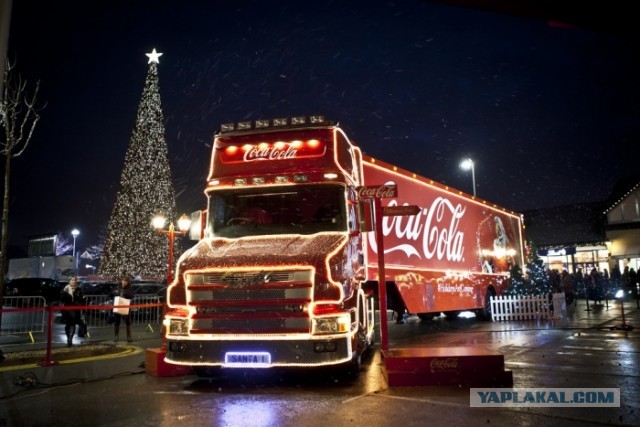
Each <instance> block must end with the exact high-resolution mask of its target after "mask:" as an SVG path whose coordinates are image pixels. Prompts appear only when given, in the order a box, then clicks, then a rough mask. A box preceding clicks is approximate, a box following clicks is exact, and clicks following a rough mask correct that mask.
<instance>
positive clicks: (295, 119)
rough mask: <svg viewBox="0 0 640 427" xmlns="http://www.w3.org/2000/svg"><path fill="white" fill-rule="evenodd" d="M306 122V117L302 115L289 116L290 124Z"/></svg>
mask: <svg viewBox="0 0 640 427" xmlns="http://www.w3.org/2000/svg"><path fill="white" fill-rule="evenodd" d="M306 122H307V119H306V117H304V116H298V117H291V124H292V125H303V124H305V123H306Z"/></svg>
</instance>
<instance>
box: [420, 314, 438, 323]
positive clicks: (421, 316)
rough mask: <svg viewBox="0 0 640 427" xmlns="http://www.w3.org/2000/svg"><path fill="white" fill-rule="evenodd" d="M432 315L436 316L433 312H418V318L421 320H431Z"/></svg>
mask: <svg viewBox="0 0 640 427" xmlns="http://www.w3.org/2000/svg"><path fill="white" fill-rule="evenodd" d="M434 317H436V315H435V314H433V313H418V319H420V320H422V321H423V322H428V321H430V320H433V318H434Z"/></svg>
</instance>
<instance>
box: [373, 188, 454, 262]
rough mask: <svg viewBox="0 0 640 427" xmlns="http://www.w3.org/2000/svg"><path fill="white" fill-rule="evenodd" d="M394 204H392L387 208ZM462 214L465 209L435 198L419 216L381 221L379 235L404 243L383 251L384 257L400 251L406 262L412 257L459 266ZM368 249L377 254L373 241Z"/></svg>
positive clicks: (443, 198) (444, 199)
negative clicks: (394, 238)
mask: <svg viewBox="0 0 640 427" xmlns="http://www.w3.org/2000/svg"><path fill="white" fill-rule="evenodd" d="M396 204H397V202H396V201H395V200H392V201H391V202H390V203H389V206H396ZM465 212H466V207H463V206H462V205H461V204H460V203H458V204H453V203H452V202H451V201H450V200H449V199H447V198H445V197H437V198H436V199H434V200H433V202H432V203H431V206H430V207H428V208H423V209H422V212H421V213H420V214H419V215H410V216H387V217H383V218H382V234H383V235H384V236H385V237H386V236H390V235H394V236H395V237H396V239H397V240H401V241H404V242H406V243H401V244H398V245H395V246H389V247H387V248H386V249H385V253H390V252H393V251H403V252H404V253H405V254H406V256H407V257H408V258H409V257H411V256H412V255H415V256H417V257H418V258H424V259H434V258H435V259H438V260H442V259H446V260H448V261H453V262H462V261H463V260H464V259H463V255H464V244H463V242H464V231H463V229H464V227H461V226H460V222H461V220H462V218H463V217H464V214H465ZM372 249H373V250H374V251H375V252H377V251H378V247H377V244H376V242H375V241H372Z"/></svg>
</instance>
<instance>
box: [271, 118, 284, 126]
mask: <svg viewBox="0 0 640 427" xmlns="http://www.w3.org/2000/svg"><path fill="white" fill-rule="evenodd" d="M273 125H274V126H286V125H287V119H286V118H279V119H273Z"/></svg>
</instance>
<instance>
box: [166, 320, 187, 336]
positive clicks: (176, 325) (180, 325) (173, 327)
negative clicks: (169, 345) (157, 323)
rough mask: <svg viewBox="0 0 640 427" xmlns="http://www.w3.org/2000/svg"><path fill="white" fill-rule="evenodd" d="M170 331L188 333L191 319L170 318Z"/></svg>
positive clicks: (177, 333) (181, 333)
mask: <svg viewBox="0 0 640 427" xmlns="http://www.w3.org/2000/svg"><path fill="white" fill-rule="evenodd" d="M165 326H167V325H165ZM168 331H169V334H170V335H188V333H189V321H188V320H187V319H171V318H170V319H169V325H168Z"/></svg>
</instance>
